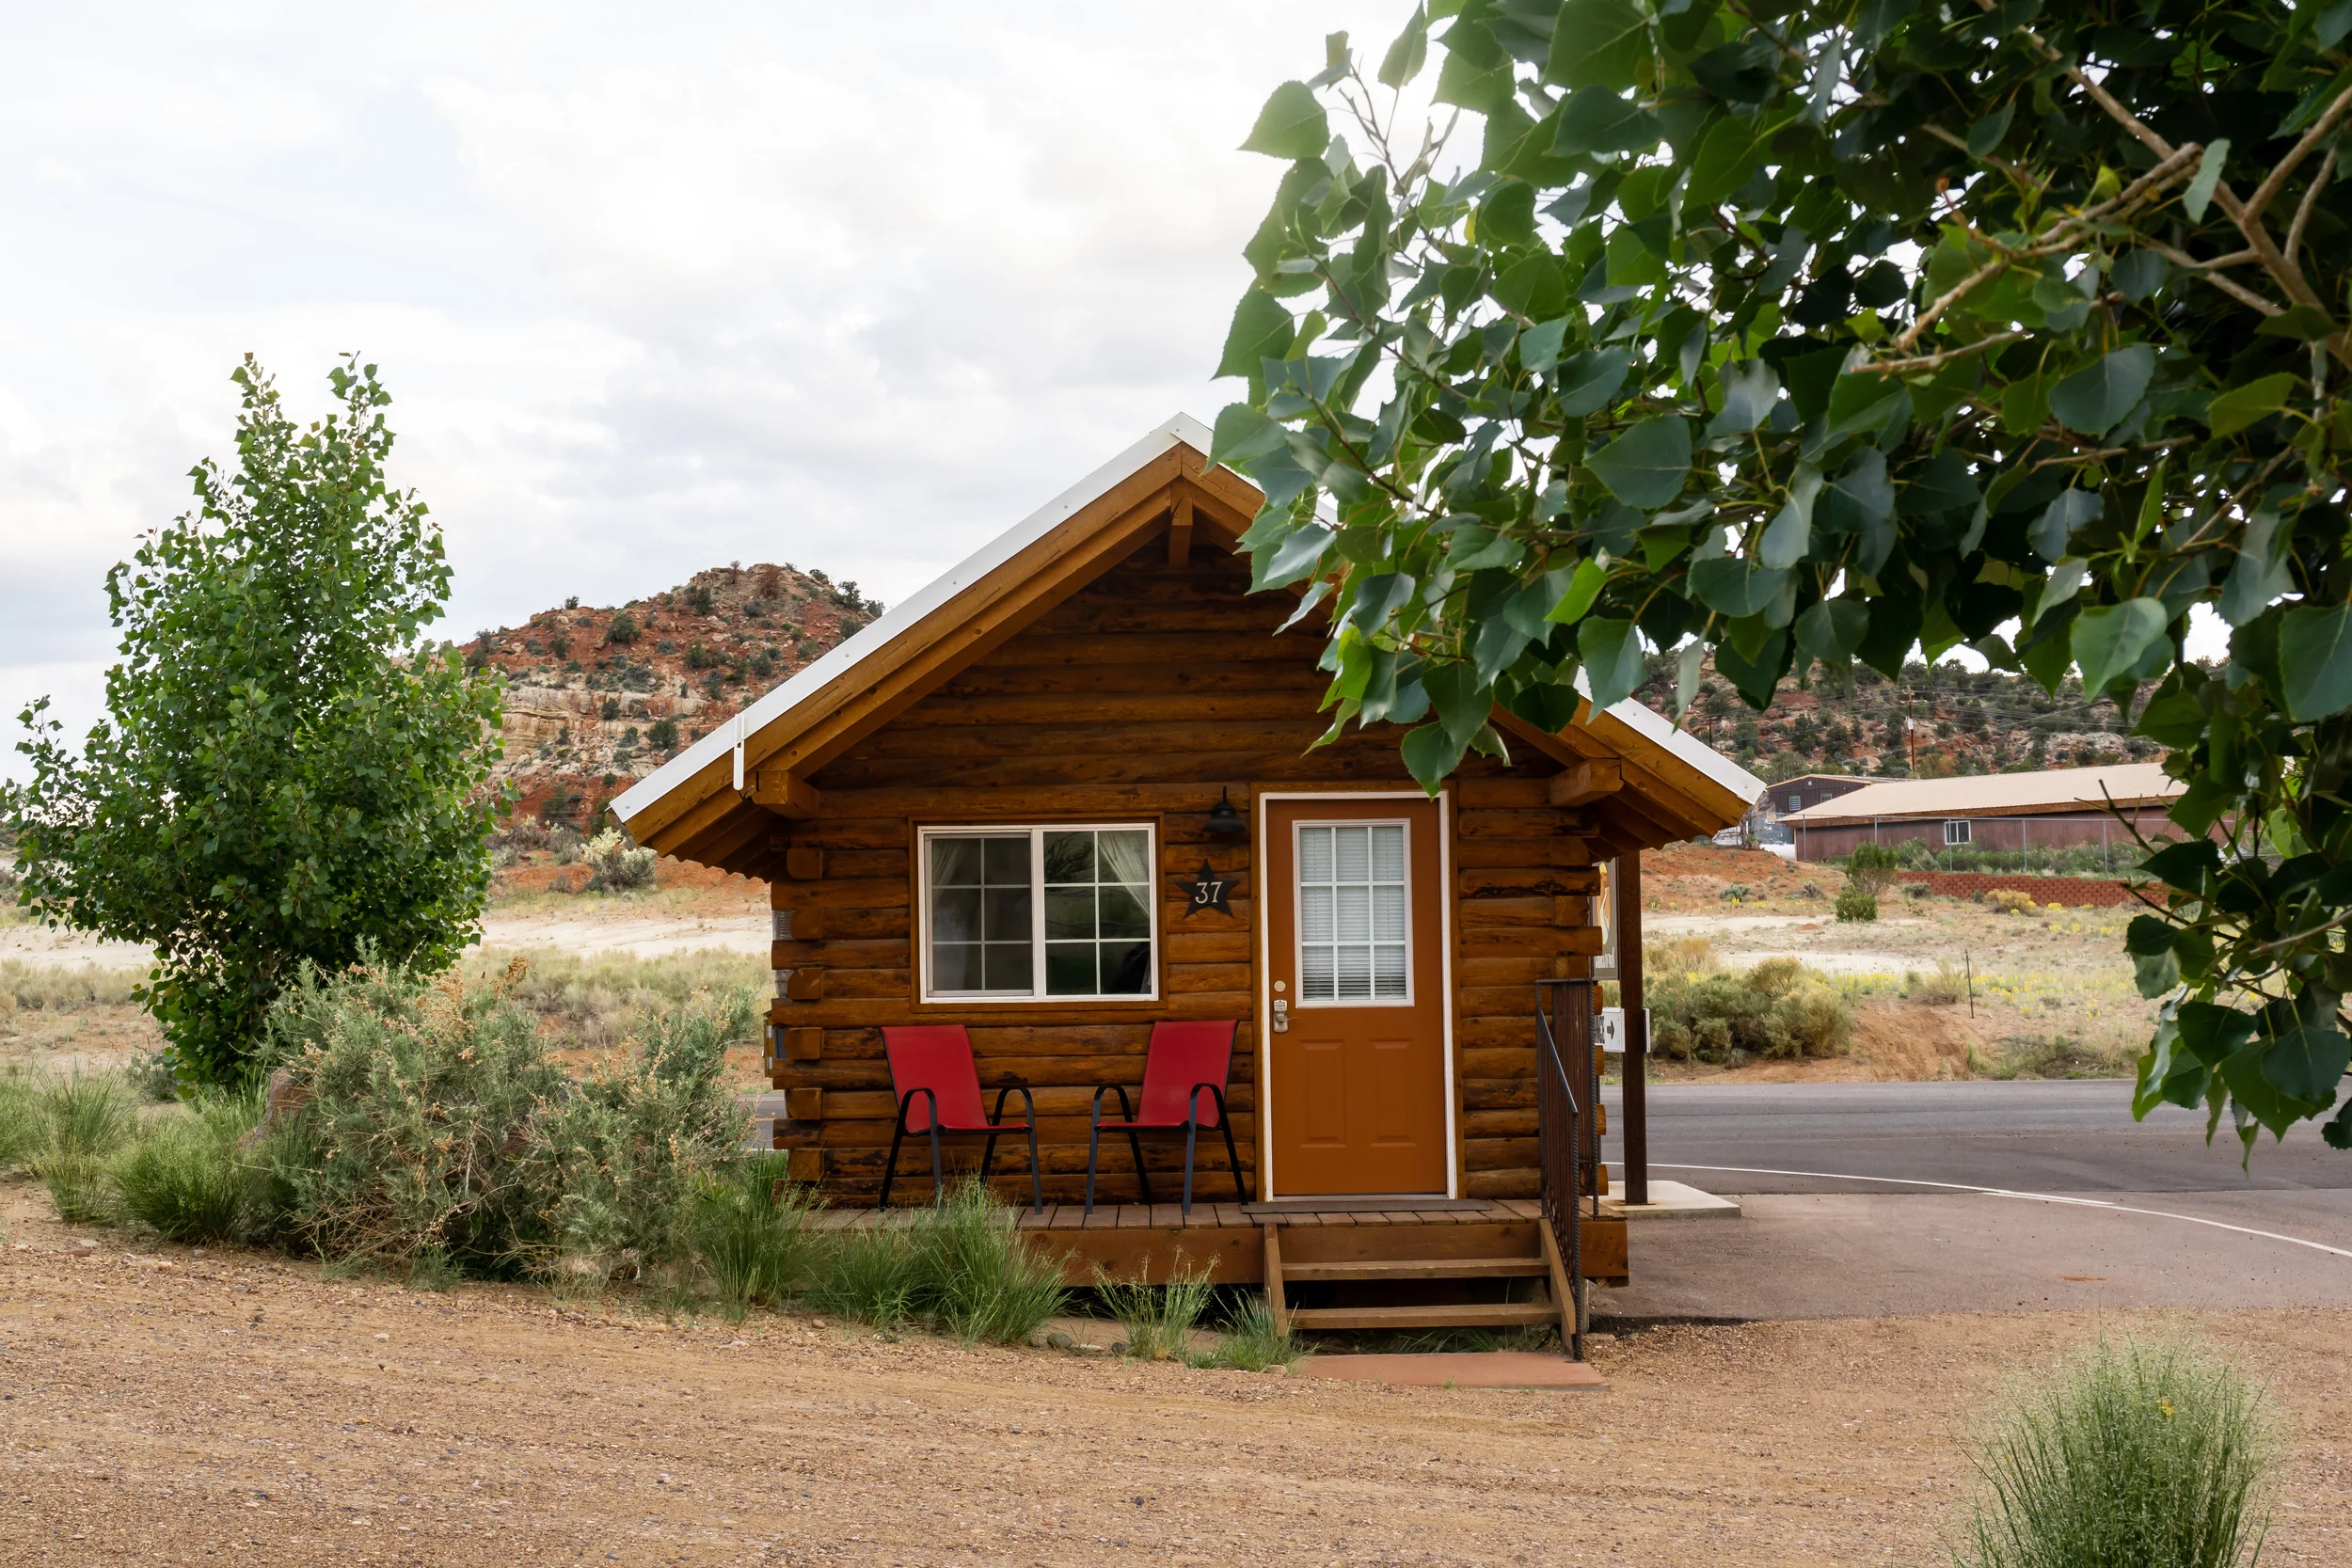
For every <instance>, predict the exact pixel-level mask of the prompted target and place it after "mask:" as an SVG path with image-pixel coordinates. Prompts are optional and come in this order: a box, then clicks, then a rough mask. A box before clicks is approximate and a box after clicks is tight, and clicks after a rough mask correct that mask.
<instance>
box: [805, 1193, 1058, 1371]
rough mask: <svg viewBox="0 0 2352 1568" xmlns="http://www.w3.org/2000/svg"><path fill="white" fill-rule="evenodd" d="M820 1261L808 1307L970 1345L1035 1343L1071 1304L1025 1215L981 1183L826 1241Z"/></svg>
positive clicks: (814, 1265) (814, 1263) (815, 1260)
mask: <svg viewBox="0 0 2352 1568" xmlns="http://www.w3.org/2000/svg"><path fill="white" fill-rule="evenodd" d="M811 1254H812V1257H811V1273H812V1279H811V1283H810V1285H809V1289H808V1291H807V1292H806V1293H805V1294H804V1295H803V1298H802V1300H803V1304H804V1305H805V1306H808V1307H813V1308H815V1309H817V1310H818V1311H831V1312H837V1313H839V1314H841V1315H842V1316H843V1317H848V1318H855V1319H858V1320H860V1321H862V1322H865V1323H874V1324H876V1325H877V1326H880V1327H884V1328H889V1327H895V1326H897V1325H898V1324H900V1323H929V1324H930V1325H931V1326H933V1327H935V1328H938V1329H940V1330H941V1331H943V1332H945V1333H948V1334H953V1335H955V1336H956V1337H957V1338H961V1339H963V1340H965V1341H966V1342H967V1343H968V1342H972V1341H976V1340H980V1339H989V1340H994V1341H996V1342H998V1343H1008V1344H1009V1343H1010V1342H1012V1341H1014V1340H1017V1339H1022V1338H1027V1336H1028V1335H1029V1334H1030V1333H1031V1331H1033V1330H1034V1329H1036V1328H1037V1327H1038V1325H1039V1324H1041V1323H1044V1322H1045V1320H1046V1319H1048V1318H1050V1317H1052V1316H1054V1314H1055V1313H1057V1312H1058V1311H1060V1310H1061V1308H1062V1304H1063V1302H1064V1300H1065V1299H1066V1297H1067V1294H1068V1292H1066V1291H1064V1290H1063V1289H1062V1287H1061V1283H1060V1278H1059V1271H1058V1270H1057V1268H1056V1267H1055V1265H1054V1264H1053V1263H1051V1262H1049V1261H1048V1260H1046V1259H1043V1258H1041V1257H1040V1256H1039V1255H1038V1253H1037V1251H1036V1250H1035V1249H1034V1248H1033V1247H1031V1246H1030V1244H1029V1243H1028V1240H1027V1239H1026V1238H1025V1237H1024V1236H1023V1235H1022V1233H1021V1230H1020V1222H1019V1219H1018V1216H1017V1215H1016V1213H1015V1212H1014V1211H1012V1210H1010V1209H1007V1208H1005V1207H1004V1206H1002V1205H1001V1204H998V1203H997V1202H996V1201H995V1200H994V1199H993V1198H992V1197H990V1196H989V1194H988V1189H987V1188H986V1187H984V1186H982V1185H981V1184H980V1183H979V1182H977V1181H965V1182H961V1183H960V1184H958V1185H957V1186H956V1187H955V1188H953V1189H951V1190H950V1191H949V1193H948V1195H947V1198H946V1202H945V1203H943V1204H941V1205H940V1206H939V1207H938V1208H936V1209H931V1210H917V1211H911V1212H906V1213H905V1214H903V1215H894V1216H892V1217H891V1218H890V1219H889V1220H888V1221H886V1222H885V1223H882V1224H879V1225H874V1226H861V1227H850V1228H845V1229H841V1230H834V1231H828V1232H825V1233H824V1234H823V1237H822V1241H821V1243H820V1244H819V1245H818V1246H815V1247H813V1248H812V1249H811Z"/></svg>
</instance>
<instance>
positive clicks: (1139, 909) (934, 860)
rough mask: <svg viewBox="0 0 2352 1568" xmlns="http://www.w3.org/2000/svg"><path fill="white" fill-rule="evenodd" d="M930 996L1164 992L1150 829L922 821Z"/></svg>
mask: <svg viewBox="0 0 2352 1568" xmlns="http://www.w3.org/2000/svg"><path fill="white" fill-rule="evenodd" d="M920 849H921V855H922V867H923V910H924V933H925V945H924V969H923V995H924V999H925V1000H927V1001H946V1000H967V999H968V1000H975V1001H1014V1000H1025V999H1030V998H1045V999H1049V1000H1053V1001H1072V1002H1083V1001H1089V1000H1103V999H1106V998H1113V997H1136V998H1150V997H1152V996H1154V995H1156V994H1157V990H1156V985H1155V976H1156V975H1157V973H1158V969H1157V966H1156V965H1155V964H1154V963H1153V962H1152V947H1153V939H1154V937H1155V935H1156V927H1157V923H1158V910H1157V907H1156V906H1157V902H1158V901H1157V900H1156V899H1155V898H1154V897H1153V896H1152V884H1153V878H1152V830H1151V829H1150V828H1148V827H1143V826H1128V825H1115V826H1104V827H1050V828H1049V827H1035V828H1011V827H1008V828H927V829H924V830H923V832H922V834H921V838H920Z"/></svg>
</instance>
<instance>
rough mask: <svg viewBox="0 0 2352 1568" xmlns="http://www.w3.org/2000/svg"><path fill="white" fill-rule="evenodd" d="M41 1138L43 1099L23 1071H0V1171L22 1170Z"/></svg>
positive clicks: (38, 1145)
mask: <svg viewBox="0 0 2352 1568" xmlns="http://www.w3.org/2000/svg"><path fill="white" fill-rule="evenodd" d="M40 1141H41V1114H40V1099H39V1097H38V1096H37V1095H36V1094H35V1093H34V1086H33V1081H32V1079H31V1078H30V1077H29V1076H27V1075H26V1074H25V1073H24V1072H23V1071H22V1070H16V1069H11V1070H8V1071H0V1172H7V1171H13V1170H17V1169H20V1168H21V1167H23V1166H24V1164H25V1163H26V1162H27V1161H29V1160H30V1159H31V1158H32V1156H33V1151H34V1150H35V1149H36V1148H39V1147H40Z"/></svg>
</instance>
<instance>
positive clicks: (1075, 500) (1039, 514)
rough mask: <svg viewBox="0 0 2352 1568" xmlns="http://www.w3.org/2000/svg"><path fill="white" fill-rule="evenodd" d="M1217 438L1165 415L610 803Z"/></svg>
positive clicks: (799, 698) (689, 767)
mask: <svg viewBox="0 0 2352 1568" xmlns="http://www.w3.org/2000/svg"><path fill="white" fill-rule="evenodd" d="M1214 441H1215V436H1213V434H1212V433H1211V432H1210V430H1209V427H1208V426H1207V425H1204V424H1202V423H1201V422H1200V420H1196V419H1194V418H1193V417H1192V416H1191V415H1189V414H1178V415H1176V416H1175V417H1173V418H1172V419H1169V420H1167V421H1166V422H1164V423H1163V424H1161V425H1160V426H1159V427H1158V428H1157V429H1155V430H1153V431H1152V434H1150V435H1149V436H1145V437H1144V438H1143V439H1142V440H1140V441H1137V442H1136V444H1135V445H1134V446H1131V447H1129V448H1128V449H1127V450H1126V451H1122V452H1120V454H1119V455H1118V456H1117V457H1114V458H1112V459H1111V460H1110V461H1109V462H1107V463H1105V464H1104V465H1103V466H1102V467H1099V468H1097V469H1095V470H1094V471H1093V472H1092V473H1090V474H1089V475H1087V476H1086V478H1084V479H1082V480H1080V481H1078V483H1075V484H1073V485H1072V486H1071V487H1070V488H1069V489H1067V490H1064V491H1063V492H1062V493H1061V494H1060V495H1058V496H1056V497H1055V498H1054V499H1052V500H1050V501H1047V502H1046V503H1045V504H1044V505H1043V506H1041V507H1039V508H1038V509H1037V510H1036V511H1035V512H1032V513H1030V514H1029V515H1027V516H1025V517H1024V518H1022V519H1021V521H1019V522H1017V523H1015V524H1014V525H1013V526H1012V527H1010V528H1009V529H1007V530H1006V531H1004V532H1002V533H1000V534H998V535H996V537H994V538H993V539H991V540H990V541H989V542H988V543H987V544H985V545H982V546H980V547H979V548H978V549H977V550H975V551H973V552H972V553H971V554H970V555H968V556H966V557H964V558H963V560H961V562H957V563H956V564H955V565H954V566H952V567H950V568H949V569H948V570H947V571H946V572H944V573H942V574H941V575H940V576H938V577H937V578H932V579H931V581H930V582H929V583H928V584H926V585H925V586H924V587H922V588H921V589H919V590H917V591H916V592H915V593H914V594H912V595H911V596H909V597H908V598H905V599H902V600H900V601H899V602H898V604H897V605H895V606H894V607H892V608H891V609H890V610H887V611H885V612H884V613H883V614H882V617H881V618H880V619H879V620H876V621H874V622H872V623H871V624H869V625H867V626H865V627H864V628H862V629H861V630H859V631H858V632H857V634H856V635H855V636H852V637H850V638H849V639H848V640H846V641H843V642H841V643H840V644H839V645H837V646H835V647H834V648H833V649H832V650H830V651H829V652H827V653H826V654H825V655H824V657H821V658H819V659H818V660H817V662H816V663H814V664H812V665H810V666H809V667H808V668H807V669H805V670H803V671H801V672H800V673H798V674H795V675H794V676H793V677H792V678H791V679H789V680H787V681H786V682H785V683H784V684H783V685H782V686H779V687H777V688H776V689H774V690H772V691H771V692H769V693H768V694H767V695H766V696H764V697H762V698H760V699H759V700H758V701H757V702H755V703H754V704H752V705H751V706H749V707H747V708H745V709H744V710H743V711H742V712H741V713H739V714H738V715H737V716H736V717H735V718H734V719H733V720H731V721H727V722H725V723H722V724H720V725H719V726H718V727H717V728H715V729H713V730H712V731H711V732H710V733H709V734H708V735H706V736H703V737H702V738H701V739H700V740H697V741H695V742H694V743H693V744H692V745H691V746H689V747H688V748H687V749H686V750H684V751H683V752H679V753H678V754H677V755H675V756H674V757H672V758H671V759H670V760H669V761H668V762H666V763H663V764H662V765H661V766H660V768H657V769H655V770H654V771H653V772H651V773H648V774H646V775H645V776H644V778H642V779H640V780H638V781H637V782H636V783H635V784H631V785H630V786H629V787H628V789H627V790H625V791H623V792H622V793H621V794H620V795H619V796H617V797H616V798H615V799H614V800H613V801H612V809H613V811H614V812H616V813H618V814H619V816H620V818H621V820H622V821H624V822H627V821H628V820H629V819H630V818H631V817H634V816H636V815H637V814H638V813H639V812H642V811H644V809H645V808H646V807H647V806H649V805H651V804H653V802H654V801H656V800H660V799H661V797H662V796H664V795H667V794H668V793H669V792H670V791H671V790H672V789H674V788H675V787H677V786H678V785H680V784H684V783H686V782H687V781H688V780H689V779H691V778H692V777H693V776H694V775H695V774H697V773H699V772H701V771H702V770H703V769H704V768H707V767H708V766H709V765H710V764H712V763H713V762H716V761H717V760H718V759H719V758H720V757H721V756H723V755H724V754H725V753H727V752H731V751H733V750H735V749H736V747H737V745H738V744H739V740H738V737H739V736H747V735H751V734H754V733H755V732H757V731H758V730H760V729H762V728H764V727H765V726H766V725H768V724H769V723H771V722H772V721H775V720H776V719H778V718H781V717H782V716H783V715H785V714H786V713H788V712H790V711H791V710H792V709H793V708H795V707H797V706H799V705H801V704H802V703H803V702H804V701H806V700H807V699H808V698H810V697H812V696H815V695H816V694H817V693H818V692H819V691H821V690H823V689H825V688H826V687H828V686H830V685H832V684H833V683H834V681H835V680H838V679H839V678H840V677H841V676H843V675H845V674H847V673H849V672H850V670H852V669H854V668H855V667H856V666H857V665H858V664H859V663H860V662H861V661H862V660H864V659H866V657H869V656H870V655H872V654H874V653H877V652H879V651H880V650H882V649H883V648H886V647H888V646H890V645H891V644H892V643H894V642H896V641H898V640H899V639H900V638H902V637H905V636H907V635H908V634H909V633H910V632H913V631H914V630H915V629H916V628H917V627H919V626H922V624H923V623H924V622H925V621H927V620H929V619H930V617H931V616H932V615H933V614H934V613H936V612H937V611H938V610H942V609H944V608H945V607H946V606H947V605H948V604H949V603H951V602H953V600H954V599H955V597H956V595H957V594H961V593H962V592H963V591H964V590H965V589H966V588H968V587H970V586H971V585H972V584H974V583H976V582H977V581H979V580H980V579H981V578H984V577H986V576H988V574H989V573H991V572H993V571H994V570H995V569H996V568H998V567H999V566H1002V565H1003V564H1004V563H1005V562H1008V561H1009V560H1011V559H1012V558H1013V557H1014V556H1016V555H1018V554H1020V553H1021V552H1022V551H1023V550H1025V549H1026V548H1028V546H1031V545H1033V544H1035V543H1036V542H1037V541H1038V540H1040V539H1042V538H1043V537H1044V536H1045V535H1046V534H1048V533H1050V532H1051V531H1053V530H1054V529H1055V528H1057V527H1058V526H1059V525H1060V524H1061V523H1062V522H1064V521H1065V520H1067V519H1068V518H1069V517H1070V515H1072V514H1073V513H1075V512H1077V511H1079V510H1080V509H1082V508H1084V507H1086V506H1088V505H1089V504H1091V503H1092V502H1094V501H1095V500H1098V499H1101V498H1102V497H1103V496H1104V495H1106V494H1108V493H1109V492H1110V491H1111V490H1112V489H1114V488H1116V487H1117V486H1118V485H1119V484H1120V483H1121V482H1122V481H1124V480H1126V479H1127V478H1128V477H1129V476H1130V475H1132V474H1134V473H1135V472H1136V470H1138V469H1140V468H1141V467H1144V466H1145V465H1146V464H1148V463H1150V462H1151V461H1152V459H1153V458H1155V457H1158V456H1160V455H1161V454H1162V453H1164V452H1166V451H1168V449H1170V448H1171V447H1176V446H1180V445H1181V446H1187V447H1190V448H1192V449H1193V450H1194V451H1200V452H1206V451H1208V450H1209V448H1210V446H1211V445H1212V444H1213V443H1214Z"/></svg>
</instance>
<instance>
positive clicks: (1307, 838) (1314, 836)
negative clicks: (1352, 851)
mask: <svg viewBox="0 0 2352 1568" xmlns="http://www.w3.org/2000/svg"><path fill="white" fill-rule="evenodd" d="M1298 879H1299V880H1300V881H1302V882H1327V881H1329V880H1330V879H1331V830H1330V829H1328V828H1301V829H1300V830H1299V831H1298Z"/></svg>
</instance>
